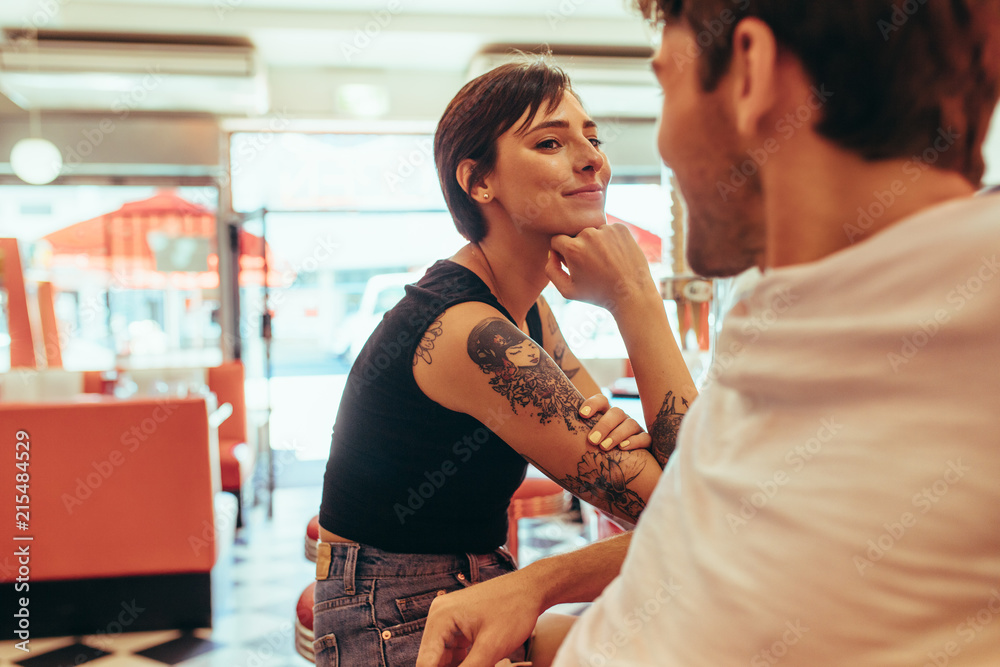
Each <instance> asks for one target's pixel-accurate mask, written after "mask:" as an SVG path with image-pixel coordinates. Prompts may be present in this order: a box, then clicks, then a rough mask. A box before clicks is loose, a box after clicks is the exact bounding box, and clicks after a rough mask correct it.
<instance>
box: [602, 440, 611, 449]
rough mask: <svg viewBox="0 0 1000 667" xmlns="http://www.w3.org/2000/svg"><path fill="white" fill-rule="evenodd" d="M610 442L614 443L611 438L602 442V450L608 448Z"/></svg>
mask: <svg viewBox="0 0 1000 667" xmlns="http://www.w3.org/2000/svg"><path fill="white" fill-rule="evenodd" d="M612 442H614V440H612V439H611V438H608V439H607V440H605V441H604V442H602V443H601V447H603V448H604V449H607V448H608V447H610V446H611V443H612Z"/></svg>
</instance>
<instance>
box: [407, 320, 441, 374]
mask: <svg viewBox="0 0 1000 667" xmlns="http://www.w3.org/2000/svg"><path fill="white" fill-rule="evenodd" d="M442 333H443V331H442V330H441V320H435V321H434V322H433V323H432V324H431V325H430V326H429V327H427V331H425V332H424V336H423V338H421V339H420V343H419V344H418V345H417V353H416V354H415V355H414V356H413V365H414V366H416V365H417V359H423V360H424V361H426V362H427V363H428V364H429V363H431V350H433V349H434V341H435V340H437V338H438V336H440V335H441V334H442Z"/></svg>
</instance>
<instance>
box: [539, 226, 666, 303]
mask: <svg viewBox="0 0 1000 667" xmlns="http://www.w3.org/2000/svg"><path fill="white" fill-rule="evenodd" d="M545 273H546V275H547V276H548V278H549V280H551V281H552V284H553V285H555V286H556V289H558V290H559V292H560V294H562V295H563V296H564V297H566V298H567V299H573V300H574V301H586V302H588V303H592V304H595V305H597V306H601V307H602V308H606V309H607V310H608V311H610V312H611V314H612V315H615V314H616V313H617V312H618V310H619V309H621V308H622V307H624V306H626V305H632V304H634V303H636V302H638V303H642V304H643V305H645V303H646V301H654V302H659V301H660V299H659V293H658V291H657V289H656V285H655V284H654V283H653V279H652V276H650V273H649V263H648V262H647V261H646V257H645V255H643V254H642V250H641V249H640V248H639V245H638V244H637V243H636V242H635V239H634V238H632V233H631V232H630V231H629V230H628V227H626V226H625V225H619V224H615V225H604V226H603V227H599V228H597V229H593V228H588V229H584V230H583V231H582V232H580V233H579V234H577V235H576V236H575V237H571V236H555V237H553V238H552V251H551V252H550V253H549V261H548V264H546V266H545ZM643 299H645V301H643Z"/></svg>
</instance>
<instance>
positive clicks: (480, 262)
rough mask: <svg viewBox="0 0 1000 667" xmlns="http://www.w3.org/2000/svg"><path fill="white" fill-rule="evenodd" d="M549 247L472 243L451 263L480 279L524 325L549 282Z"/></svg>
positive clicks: (491, 241) (491, 240)
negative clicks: (547, 274)
mask: <svg viewBox="0 0 1000 667" xmlns="http://www.w3.org/2000/svg"><path fill="white" fill-rule="evenodd" d="M547 259H548V245H544V246H543V245H542V244H541V243H535V244H525V243H519V244H517V246H516V247H515V246H514V245H513V244H510V243H503V242H501V241H500V240H499V239H496V238H494V237H487V238H485V239H483V240H482V241H480V242H479V243H470V244H468V245H467V246H465V247H464V248H462V249H461V250H459V251H458V252H457V253H456V254H455V255H454V256H453V257H452V261H454V262H456V263H458V264H461V265H462V266H464V267H465V268H467V269H469V270H471V271H472V272H473V273H475V274H476V275H478V276H479V277H480V278H481V279H482V281H483V282H484V283H486V285H487V286H488V287H489V288H490V291H491V292H492V293H493V296H495V297H496V298H497V300H498V301H499V302H500V304H501V305H502V306H503V307H504V308H506V309H507V312H509V313H510V315H511V317H513V318H514V320H515V321H516V322H517V323H518V326H522V325H523V324H524V320H525V317H527V315H528V311H529V310H530V309H531V306H532V305H534V303H535V302H536V301H537V300H538V297H539V295H540V294H541V293H542V290H543V289H545V286H546V285H548V283H549V279H548V277H547V276H546V275H545V262H546V261H547Z"/></svg>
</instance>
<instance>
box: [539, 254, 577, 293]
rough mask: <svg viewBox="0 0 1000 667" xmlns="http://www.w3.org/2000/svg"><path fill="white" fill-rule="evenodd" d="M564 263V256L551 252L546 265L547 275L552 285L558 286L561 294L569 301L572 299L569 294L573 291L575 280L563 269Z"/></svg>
mask: <svg viewBox="0 0 1000 667" xmlns="http://www.w3.org/2000/svg"><path fill="white" fill-rule="evenodd" d="M562 262H563V258H562V255H560V254H559V253H558V252H556V251H555V250H552V251H550V252H549V259H548V261H547V262H546V263H545V275H546V276H547V277H548V279H549V280H551V281H552V284H553V285H555V286H556V289H557V290H559V293H560V294H562V295H563V296H564V297H565V298H567V299H568V298H570V297H569V294H570V293H571V292H572V289H573V279H572V278H571V277H570V275H569V274H568V273H566V270H565V269H563V265H562Z"/></svg>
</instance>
